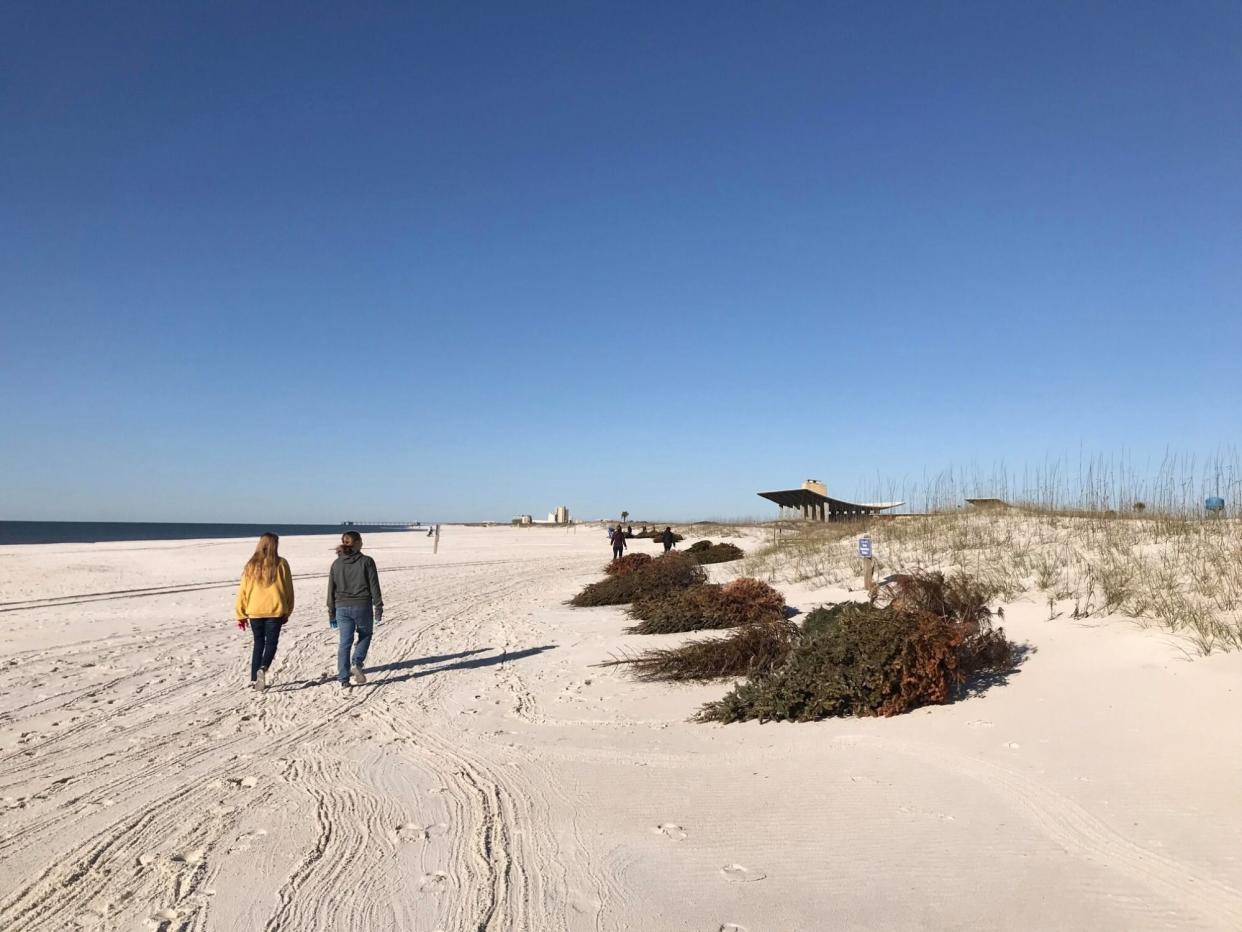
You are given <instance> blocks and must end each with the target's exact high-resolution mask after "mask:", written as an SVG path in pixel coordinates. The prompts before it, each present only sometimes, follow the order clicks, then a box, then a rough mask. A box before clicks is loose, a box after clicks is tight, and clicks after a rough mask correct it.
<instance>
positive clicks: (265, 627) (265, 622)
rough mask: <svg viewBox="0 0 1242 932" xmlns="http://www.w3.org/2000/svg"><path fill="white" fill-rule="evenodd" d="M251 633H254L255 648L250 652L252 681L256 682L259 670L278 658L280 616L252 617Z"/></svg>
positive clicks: (264, 668)
mask: <svg viewBox="0 0 1242 932" xmlns="http://www.w3.org/2000/svg"><path fill="white" fill-rule="evenodd" d="M250 633H251V634H253V635H254V650H253V651H252V652H251V654H250V682H252V683H253V682H254V678H255V676H257V675H258V673H259V670H260V669H263V670H266V669H267V668H268V667H270V666H271V665H272V661H273V660H275V659H276V645H277V644H279V643H280V619H279V618H251V619H250Z"/></svg>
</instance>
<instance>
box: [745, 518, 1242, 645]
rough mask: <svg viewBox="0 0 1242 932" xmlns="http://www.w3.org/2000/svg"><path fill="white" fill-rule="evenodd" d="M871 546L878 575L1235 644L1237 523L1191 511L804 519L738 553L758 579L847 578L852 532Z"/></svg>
mask: <svg viewBox="0 0 1242 932" xmlns="http://www.w3.org/2000/svg"><path fill="white" fill-rule="evenodd" d="M864 531H865V532H866V533H868V534H869V535H870V536H871V537H872V540H873V541H874V544H875V554H876V570H877V574H878V575H880V576H883V575H885V574H888V573H909V572H915V571H921V570H943V571H947V572H952V571H964V572H968V573H970V574H971V575H972V576H973V577H975V578H976V579H978V580H979V581H980V582H981V583H982V584H984V585H986V586H987V587H988V588H989V589H991V590H992V591H994V592H995V593H997V594H998V595H999V596H1000V597H1002V598H1004V599H1015V598H1018V597H1020V596H1026V597H1029V598H1035V599H1038V600H1039V601H1041V602H1044V603H1046V604H1047V605H1048V610H1049V616H1050V617H1053V618H1055V617H1058V616H1061V615H1069V616H1071V617H1075V618H1088V617H1098V616H1104V615H1120V616H1125V617H1128V618H1131V619H1134V620H1135V621H1136V622H1138V623H1139V624H1141V625H1144V626H1157V627H1160V628H1163V629H1166V630H1168V631H1171V632H1174V633H1175V634H1178V635H1180V636H1183V637H1185V638H1186V639H1188V640H1189V642H1190V643H1191V644H1192V645H1193V646H1194V648H1195V649H1196V650H1197V651H1198V652H1199V653H1201V654H1210V653H1212V652H1213V651H1218V650H1237V649H1240V648H1242V521H1239V520H1238V519H1236V518H1210V517H1204V516H1198V515H1193V514H1176V513H1168V512H1164V513H1161V512H1160V511H1157V510H1155V509H1153V508H1152V507H1151V506H1150V505H1149V506H1147V507H1145V508H1144V509H1143V510H1142V511H1141V512H1136V511H1133V510H1131V511H1129V512H1124V513H1123V512H1112V511H1103V512H1090V511H1082V510H1074V511H1069V512H1061V511H1043V510H1040V509H1038V508H1034V507H1022V508H1010V509H1004V510H998V511H966V510H955V511H951V512H943V513H938V514H929V515H920V516H914V515H911V516H907V517H898V518H893V519H884V520H875V521H871V522H867V523H847V524H837V525H831V524H830V525H814V524H804V525H802V526H801V527H800V528H798V529H797V530H796V531H794V532H793V533H792V534H790V535H788V536H785V537H783V538H781V539H780V540H778V541H777V542H776V543H775V544H768V545H766V546H764V547H761V548H759V549H758V550H756V551H755V552H753V553H752V554H751V555H749V556H748V557H747V558H746V559H745V560H744V561H743V563H742V572H743V573H744V574H745V575H747V576H754V577H756V578H759V579H764V580H767V581H769V582H773V583H779V582H781V581H786V582H810V583H812V584H814V585H820V586H826V585H837V584H843V583H849V584H857V580H858V579H859V578H860V576H861V574H862V563H861V560H860V559H859V558H858V555H857V546H856V538H857V537H858V535H859V534H861V533H863V532H864Z"/></svg>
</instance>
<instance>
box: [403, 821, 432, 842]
mask: <svg viewBox="0 0 1242 932" xmlns="http://www.w3.org/2000/svg"><path fill="white" fill-rule="evenodd" d="M430 837H431V836H430V834H429V833H428V832H427V829H425V828H424V827H423V826H421V825H417V824H415V823H413V822H406V823H405V824H404V825H398V826H397V841H426V840H427V839H428V838H430Z"/></svg>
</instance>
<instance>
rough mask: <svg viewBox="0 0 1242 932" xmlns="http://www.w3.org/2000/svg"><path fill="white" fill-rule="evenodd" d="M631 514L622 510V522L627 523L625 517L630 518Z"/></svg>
mask: <svg viewBox="0 0 1242 932" xmlns="http://www.w3.org/2000/svg"><path fill="white" fill-rule="evenodd" d="M629 516H630V513H629V512H628V511H623V512H621V523H622V524H625V519H626V518H628V517H629Z"/></svg>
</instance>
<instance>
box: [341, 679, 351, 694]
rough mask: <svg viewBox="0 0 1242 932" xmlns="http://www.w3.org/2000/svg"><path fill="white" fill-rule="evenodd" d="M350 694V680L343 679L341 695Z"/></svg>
mask: <svg viewBox="0 0 1242 932" xmlns="http://www.w3.org/2000/svg"><path fill="white" fill-rule="evenodd" d="M348 694H349V680H343V681H342V682H341V695H342V696H345V695H348Z"/></svg>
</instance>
